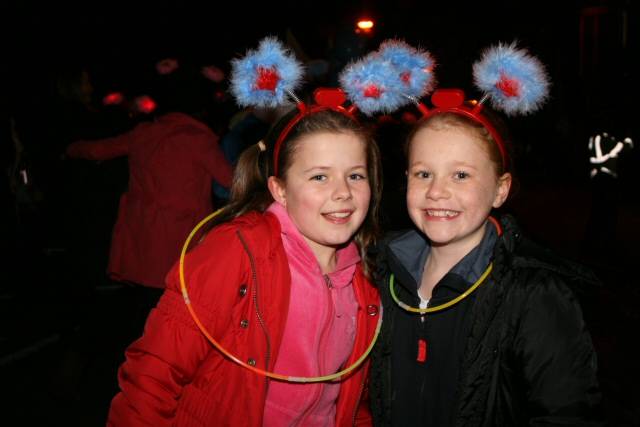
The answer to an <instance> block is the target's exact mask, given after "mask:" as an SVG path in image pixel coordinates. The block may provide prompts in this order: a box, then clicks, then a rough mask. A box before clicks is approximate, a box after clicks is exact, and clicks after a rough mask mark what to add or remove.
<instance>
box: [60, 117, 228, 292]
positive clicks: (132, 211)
mask: <svg viewBox="0 0 640 427" xmlns="http://www.w3.org/2000/svg"><path fill="white" fill-rule="evenodd" d="M67 154H68V155H69V156H71V157H82V158H87V159H91V160H106V159H112V158H114V157H119V156H128V157H129V188H128V190H127V192H126V193H125V194H123V195H122V197H121V198H120V207H119V211H118V220H117V222H116V225H115V227H114V228H113V236H112V240H111V253H110V255H109V268H108V271H109V275H110V276H111V277H113V278H114V279H116V280H125V281H130V282H134V283H139V284H142V285H146V286H153V287H159V288H161V287H163V285H164V278H165V276H166V274H167V272H168V271H169V269H170V268H171V266H172V265H173V264H174V263H175V262H176V260H177V259H178V257H179V256H180V250H181V248H182V244H183V243H184V241H185V240H186V238H187V236H188V235H189V232H190V231H191V230H192V229H193V227H194V226H195V225H196V224H197V223H198V221H200V220H201V219H202V218H204V217H205V216H206V215H207V214H209V213H211V212H212V209H213V206H212V204H211V185H212V179H214V180H216V181H217V182H218V183H220V184H221V185H223V186H225V187H229V186H230V185H231V178H232V172H231V166H230V165H229V163H228V162H227V161H226V160H225V158H224V155H223V154H222V150H221V149H220V147H219V146H218V137H217V136H216V134H214V133H213V132H212V131H211V130H210V129H209V128H208V127H207V126H206V125H205V124H204V123H201V122H199V121H197V120H195V119H193V118H191V117H190V116H188V115H186V114H182V113H169V114H166V115H164V116H161V117H160V118H158V119H157V120H156V121H154V122H149V123H142V124H140V125H138V126H137V127H136V128H134V129H133V130H132V131H130V132H128V133H126V134H123V135H120V136H117V137H114V138H107V139H102V140H99V141H79V142H76V143H73V144H71V145H70V146H69V147H68V148H67Z"/></svg>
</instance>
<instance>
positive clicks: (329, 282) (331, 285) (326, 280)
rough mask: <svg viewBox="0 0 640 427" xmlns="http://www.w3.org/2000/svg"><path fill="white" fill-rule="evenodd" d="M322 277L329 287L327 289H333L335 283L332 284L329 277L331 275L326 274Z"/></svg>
mask: <svg viewBox="0 0 640 427" xmlns="http://www.w3.org/2000/svg"><path fill="white" fill-rule="evenodd" d="M322 277H324V283H325V284H326V285H327V288H329V289H332V288H333V283H331V278H330V277H329V275H328V274H324V275H323V276H322Z"/></svg>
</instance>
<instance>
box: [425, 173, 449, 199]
mask: <svg viewBox="0 0 640 427" xmlns="http://www.w3.org/2000/svg"><path fill="white" fill-rule="evenodd" d="M449 196H451V192H450V190H449V185H448V183H447V182H446V179H444V178H434V179H433V180H432V181H431V183H430V184H429V186H428V187H427V192H426V194H425V197H426V198H427V199H431V200H439V199H446V198H449Z"/></svg>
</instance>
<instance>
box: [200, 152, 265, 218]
mask: <svg viewBox="0 0 640 427" xmlns="http://www.w3.org/2000/svg"><path fill="white" fill-rule="evenodd" d="M265 157H266V153H265V152H264V142H262V141H260V142H258V143H257V144H253V145H251V146H250V147H248V148H246V149H245V150H244V151H243V152H242V154H241V155H240V158H239V159H238V163H237V165H236V167H235V170H234V173H233V184H232V185H231V198H230V199H229V203H228V204H227V205H226V206H225V207H224V208H222V212H220V214H219V215H218V216H217V217H215V218H214V219H213V220H212V221H211V223H210V225H209V226H208V229H209V230H210V229H211V228H213V227H215V226H216V225H218V224H221V223H223V222H227V221H230V220H232V219H234V218H236V217H238V216H240V215H242V214H245V213H247V212H250V211H258V212H264V211H265V210H266V209H267V208H268V207H269V205H270V204H271V203H272V202H273V197H271V193H270V192H269V190H268V187H267V181H266V176H267V171H266V169H267V160H266V158H265Z"/></svg>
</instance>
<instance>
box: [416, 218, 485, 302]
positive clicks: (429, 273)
mask: <svg viewBox="0 0 640 427" xmlns="http://www.w3.org/2000/svg"><path fill="white" fill-rule="evenodd" d="M485 228H486V223H485V224H484V225H483V226H482V228H481V231H480V232H479V233H478V234H477V237H476V238H474V239H469V240H467V241H461V242H451V243H447V244H444V245H437V244H436V245H432V246H431V251H430V252H429V257H428V258H427V262H426V263H425V265H424V271H423V273H422V282H421V284H420V290H419V291H420V295H422V297H423V298H431V291H432V290H433V288H434V286H435V285H436V283H438V282H439V281H440V279H442V277H444V275H445V274H447V272H449V271H451V269H452V268H453V267H454V266H455V265H456V264H457V263H459V262H460V260H461V259H462V258H464V257H465V256H466V255H467V254H468V253H469V252H471V251H472V250H473V248H475V247H476V246H477V245H478V244H480V242H481V241H482V237H483V236H484V233H485Z"/></svg>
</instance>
